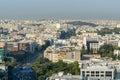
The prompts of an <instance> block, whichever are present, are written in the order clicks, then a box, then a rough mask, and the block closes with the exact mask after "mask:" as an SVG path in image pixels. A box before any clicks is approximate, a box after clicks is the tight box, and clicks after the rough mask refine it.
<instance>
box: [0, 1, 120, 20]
mask: <svg viewBox="0 0 120 80" xmlns="http://www.w3.org/2000/svg"><path fill="white" fill-rule="evenodd" d="M119 2H120V1H119V0H116V1H112V0H111V1H110V0H105V1H104V0H99V1H98V0H90V1H88V0H59V1H58V0H19V1H18V0H10V1H7V0H2V1H0V19H108V20H112V19H113V20H120V18H119V14H120V11H119V8H120V5H119Z"/></svg>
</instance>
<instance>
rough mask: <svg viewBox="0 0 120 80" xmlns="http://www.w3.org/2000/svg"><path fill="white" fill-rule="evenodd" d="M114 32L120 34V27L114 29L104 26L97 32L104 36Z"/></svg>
mask: <svg viewBox="0 0 120 80" xmlns="http://www.w3.org/2000/svg"><path fill="white" fill-rule="evenodd" d="M113 32H114V33H115V34H120V28H114V29H109V28H103V29H101V30H98V31H97V33H98V34H99V35H102V36H104V35H105V34H112V33H113Z"/></svg>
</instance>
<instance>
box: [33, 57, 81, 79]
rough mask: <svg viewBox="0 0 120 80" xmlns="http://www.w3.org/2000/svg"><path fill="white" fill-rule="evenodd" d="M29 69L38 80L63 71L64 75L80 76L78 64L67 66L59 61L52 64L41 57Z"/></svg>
mask: <svg viewBox="0 0 120 80" xmlns="http://www.w3.org/2000/svg"><path fill="white" fill-rule="evenodd" d="M31 68H32V69H33V70H35V72H36V73H37V76H38V80H44V79H45V78H46V77H50V76H52V74H54V73H58V72H60V71H64V73H65V74H67V73H70V74H73V75H79V74H80V68H79V64H78V62H73V63H70V64H67V63H65V62H63V61H61V60H60V61H58V62H55V63H53V62H51V61H49V60H48V59H46V58H43V57H40V58H38V59H37V61H36V62H35V63H33V64H32V65H31Z"/></svg>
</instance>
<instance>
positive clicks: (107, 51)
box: [81, 44, 120, 60]
mask: <svg viewBox="0 0 120 80" xmlns="http://www.w3.org/2000/svg"><path fill="white" fill-rule="evenodd" d="M114 49H117V50H120V48H119V47H115V46H113V45H112V44H104V45H102V46H101V47H100V48H99V50H98V51H97V54H100V55H101V56H102V57H109V58H113V59H114V60H116V59H120V56H117V55H114ZM92 52H93V51H92V50H91V51H90V52H88V51H87V50H86V49H85V47H84V46H83V47H82V50H81V53H82V54H83V55H84V54H92Z"/></svg>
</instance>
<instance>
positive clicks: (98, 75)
mask: <svg viewBox="0 0 120 80" xmlns="http://www.w3.org/2000/svg"><path fill="white" fill-rule="evenodd" d="M114 71H115V70H114V69H113V68H110V67H108V66H105V65H104V66H103V65H95V64H94V65H90V64H87V67H86V68H85V67H84V68H82V69H81V76H82V77H83V80H113V79H114Z"/></svg>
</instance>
